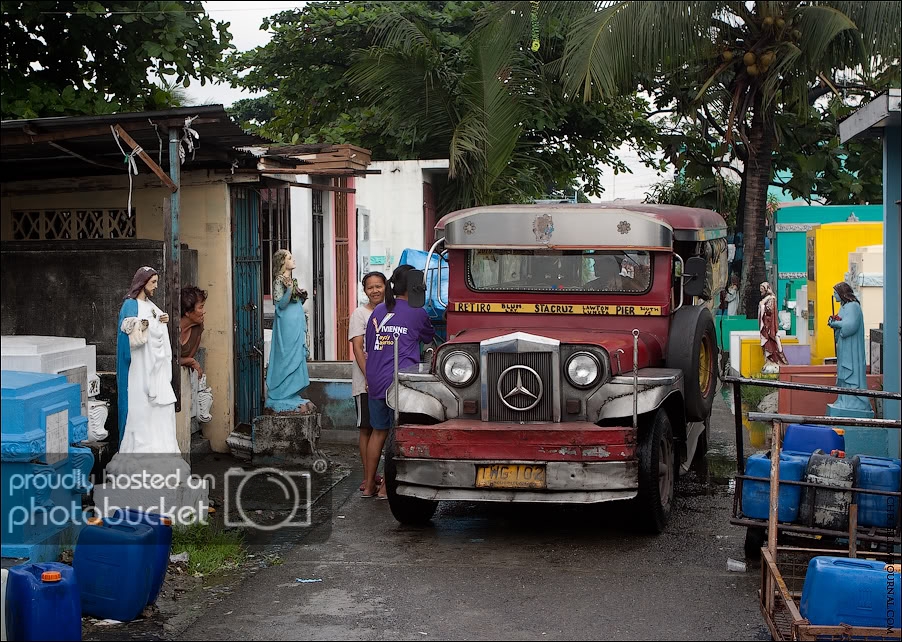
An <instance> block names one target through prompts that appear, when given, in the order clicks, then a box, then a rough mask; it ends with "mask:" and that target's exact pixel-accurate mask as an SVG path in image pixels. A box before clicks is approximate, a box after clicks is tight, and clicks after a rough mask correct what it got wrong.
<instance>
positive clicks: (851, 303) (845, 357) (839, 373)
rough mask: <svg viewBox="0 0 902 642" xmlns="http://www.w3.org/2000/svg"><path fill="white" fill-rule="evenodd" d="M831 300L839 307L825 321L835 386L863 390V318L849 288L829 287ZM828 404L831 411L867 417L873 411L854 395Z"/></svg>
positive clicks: (866, 382) (864, 381)
mask: <svg viewBox="0 0 902 642" xmlns="http://www.w3.org/2000/svg"><path fill="white" fill-rule="evenodd" d="M833 299H834V300H835V301H838V302H839V303H840V304H841V305H840V308H839V313H838V314H833V315H831V316H830V318H829V319H828V320H827V325H829V326H830V327H831V328H833V334H834V337H835V340H836V386H837V387H839V388H856V389H858V390H867V388H868V381H867V376H866V375H867V371H866V366H865V355H864V350H865V344H864V316H863V315H862V312H861V304H860V303H859V302H858V299H857V298H856V297H855V293H854V292H853V291H852V287H851V286H850V285H849V284H848V283H846V282H840V283H837V284H836V285H834V286H833ZM830 405H831V407H832V408H833V409H834V410H841V411H853V412H856V413H865V414H868V415H870V413H872V412H873V410H872V408H871V404H870V402H868V400H867V398H865V397H856V396H854V395H840V396H839V399H837V400H836V402H835V403H833V404H830Z"/></svg>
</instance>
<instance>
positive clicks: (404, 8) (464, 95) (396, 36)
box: [232, 2, 657, 212]
mask: <svg viewBox="0 0 902 642" xmlns="http://www.w3.org/2000/svg"><path fill="white" fill-rule="evenodd" d="M496 4H503V5H507V4H511V5H512V8H511V10H512V11H514V13H513V14H511V13H510V12H509V11H508V12H506V13H505V12H501V15H502V16H508V17H509V16H513V22H514V23H516V22H517V20H521V19H524V17H525V20H521V24H511V22H512V21H511V20H504V21H500V20H499V19H498V14H496V13H494V11H493V9H494V8H495V6H496ZM513 5H516V6H513ZM521 5H523V6H521ZM524 12H525V13H524ZM264 26H265V27H271V28H272V29H273V30H274V34H275V35H274V38H273V40H272V41H271V42H270V43H269V44H268V45H267V46H265V47H261V48H258V49H256V50H254V51H252V52H247V53H245V54H239V55H237V56H235V58H234V60H235V65H236V72H237V74H239V75H236V77H235V80H234V82H235V83H236V84H240V85H241V86H243V87H245V88H247V89H249V90H253V91H261V90H265V91H269V92H270V93H269V94H268V95H267V96H266V97H264V98H260V99H254V100H247V101H240V102H239V103H236V104H235V106H234V107H233V110H232V113H233V115H235V116H236V117H237V118H239V119H240V120H241V122H242V124H244V125H245V126H250V127H254V126H256V127H257V128H258V131H260V132H261V133H263V134H264V135H268V136H271V137H273V138H275V139H277V140H280V141H284V142H290V141H292V140H295V141H297V142H306V143H352V144H356V145H360V146H362V147H366V148H368V149H371V150H372V151H373V158H374V159H377V160H379V159H411V158H450V159H451V162H452V167H451V173H452V175H453V176H452V180H451V181H450V183H449V184H448V189H447V190H444V191H443V200H442V202H441V203H440V204H439V210H440V211H442V212H444V211H448V209H450V208H454V207H465V206H469V205H473V204H475V203H494V202H522V201H528V200H531V199H533V198H537V197H541V196H542V195H544V194H546V193H552V192H553V191H554V190H555V189H559V188H564V187H569V186H570V185H571V184H572V183H573V182H574V180H575V179H577V178H579V181H580V183H581V184H583V185H584V188H583V189H584V191H585V192H586V193H588V194H594V195H600V194H601V191H602V187H601V173H600V169H599V165H601V164H609V165H611V166H613V167H614V171H615V172H628V171H630V169H629V168H628V167H627V166H626V165H624V164H623V163H622V162H621V161H620V159H619V158H618V157H617V156H616V155H615V151H616V149H617V148H618V147H619V146H620V145H621V144H622V143H623V142H625V141H629V142H631V143H632V144H633V145H634V147H635V148H636V149H638V150H639V152H640V154H641V155H642V157H643V160H645V161H647V162H651V154H652V153H653V152H654V150H655V149H656V145H657V142H656V138H655V136H656V128H655V127H654V126H653V125H652V124H651V123H649V122H648V120H647V118H646V111H647V108H648V105H647V104H646V103H645V102H644V101H642V100H639V99H637V98H635V97H633V96H627V97H618V98H613V99H612V100H610V101H608V102H606V103H596V104H591V105H587V104H583V103H580V102H578V101H572V100H570V99H569V97H568V96H566V95H565V93H564V89H563V86H562V84H561V83H560V82H559V81H558V80H557V78H556V76H555V75H554V74H553V73H550V70H549V65H550V63H551V61H554V60H556V59H557V58H560V56H561V53H562V51H563V44H564V36H565V33H566V29H567V25H566V23H565V22H564V21H563V20H561V19H554V20H547V19H546V20H543V21H542V23H541V26H540V32H539V37H540V43H541V46H540V49H539V51H538V52H536V51H532V50H531V47H530V45H531V42H532V29H531V25H530V20H529V3H486V2H393V3H378V2H325V3H316V4H308V5H306V6H305V7H303V8H302V9H298V10H295V11H289V12H283V13H280V14H278V15H276V16H274V17H273V18H271V19H270V20H269V21H267V23H265V24H264ZM240 74H244V75H240Z"/></svg>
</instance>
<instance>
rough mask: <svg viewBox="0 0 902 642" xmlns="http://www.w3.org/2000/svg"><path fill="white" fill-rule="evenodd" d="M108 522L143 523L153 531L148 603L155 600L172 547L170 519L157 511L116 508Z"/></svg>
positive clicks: (161, 584) (164, 577)
mask: <svg viewBox="0 0 902 642" xmlns="http://www.w3.org/2000/svg"><path fill="white" fill-rule="evenodd" d="M107 521H108V522H109V523H113V524H115V523H123V524H132V525H134V524H143V525H145V526H150V527H151V528H152V529H153V532H154V538H155V541H156V543H155V546H156V552H155V553H154V569H153V581H152V582H151V585H150V596H149V597H148V598H147V603H148V604H153V603H154V602H156V601H157V596H159V595H160V589H161V588H162V587H163V580H164V579H166V569H168V568H169V553H170V551H171V549H172V520H171V519H169V518H168V517H164V516H163V515H160V514H158V513H147V512H144V511H141V510H136V509H133V508H126V509H125V510H120V509H118V508H117V509H116V510H114V511H113V513H112V515H110V517H109V519H107Z"/></svg>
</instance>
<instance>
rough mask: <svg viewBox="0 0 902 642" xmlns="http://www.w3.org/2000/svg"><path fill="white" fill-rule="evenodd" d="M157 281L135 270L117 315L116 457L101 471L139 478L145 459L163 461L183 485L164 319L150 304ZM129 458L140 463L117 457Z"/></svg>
mask: <svg viewBox="0 0 902 642" xmlns="http://www.w3.org/2000/svg"><path fill="white" fill-rule="evenodd" d="M159 279H160V277H159V274H158V273H157V271H156V270H154V269H153V268H151V267H142V268H140V269H139V270H138V271H137V272H136V273H135V276H134V278H133V279H132V284H131V287H130V288H129V291H128V294H126V295H125V300H124V301H123V303H122V308H121V309H120V310H119V321H118V337H117V341H116V385H117V388H118V395H119V397H118V398H119V452H118V453H117V454H116V456H114V457H113V460H112V461H111V462H110V464H109V465H108V466H107V472H108V473H109V474H113V475H116V474H123V473H124V474H132V473H134V472H141V470H145V469H146V468H142V466H144V465H145V464H148V463H149V461H148V459H149V457H148V456H164V457H165V459H166V467H167V468H169V467H171V466H175V467H177V468H178V469H179V470H181V472H182V474H183V477H182V478H183V479H187V477H188V476H189V475H190V468H189V467H188V465H187V464H186V463H185V461H184V460H183V459H182V458H181V453H180V450H179V445H178V441H177V439H176V430H175V393H174V392H173V390H172V345H171V344H170V342H169V328H168V325H167V324H168V323H169V315H168V314H166V313H165V312H163V311H162V310H160V308H158V307H157V306H156V305H155V304H154V303H153V302H152V301H151V300H150V297H152V296H153V295H154V293H155V292H156V290H157V287H158V285H159ZM134 454H140V455H142V457H139V458H123V457H121V455H134ZM167 455H174V456H175V457H168V456H167ZM126 461H128V462H129V463H126ZM123 468H124V469H125V470H123ZM154 468H156V466H154ZM167 472H175V471H174V470H167Z"/></svg>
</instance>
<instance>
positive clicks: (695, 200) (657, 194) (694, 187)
mask: <svg viewBox="0 0 902 642" xmlns="http://www.w3.org/2000/svg"><path fill="white" fill-rule="evenodd" d="M645 201H646V202H647V203H667V204H668V205H684V206H686V207H701V208H704V209H709V210H714V211H715V212H719V213H720V215H721V216H723V217H724V220H725V221H726V222H727V226H728V227H730V228H734V227H735V226H736V212H737V210H738V209H739V183H737V182H735V181H731V180H726V179H723V178H721V177H720V176H705V177H702V178H689V177H687V176H685V175H684V174H678V175H677V176H676V177H675V178H674V179H672V180H667V181H661V182H658V183H655V184H654V185H652V186H651V189H650V191H649V192H648V193H647V194H646V198H645Z"/></svg>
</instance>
